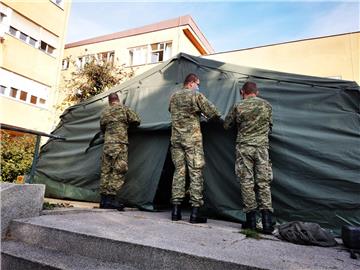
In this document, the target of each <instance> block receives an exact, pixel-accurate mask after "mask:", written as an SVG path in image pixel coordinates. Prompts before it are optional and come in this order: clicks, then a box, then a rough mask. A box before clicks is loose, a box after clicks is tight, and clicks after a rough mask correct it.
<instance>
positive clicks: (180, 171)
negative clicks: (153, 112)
mask: <svg viewBox="0 0 360 270" xmlns="http://www.w3.org/2000/svg"><path fill="white" fill-rule="evenodd" d="M199 84H200V80H199V78H198V76H197V75H195V74H192V73H191V74H189V75H188V76H187V77H186V78H185V81H184V87H183V89H181V90H179V91H177V92H175V93H174V94H173V95H172V96H171V98H170V104H169V111H170V113H171V121H172V130H171V157H172V160H173V163H174V165H175V172H174V177H173V183H172V199H171V200H172V204H173V209H172V220H175V221H176V220H180V219H181V208H180V204H181V202H182V200H183V199H184V197H185V179H186V171H188V172H189V176H190V187H189V193H190V203H191V205H192V211H191V216H190V222H191V223H204V222H206V218H204V217H200V216H199V214H198V211H199V207H200V206H202V205H203V181H204V180H203V175H202V169H203V167H204V165H205V160H204V151H203V145H202V134H201V130H200V115H201V114H202V115H204V116H205V117H207V118H210V119H211V118H219V117H220V113H219V112H218V110H217V109H216V107H215V106H214V105H213V104H212V103H211V102H210V101H208V100H207V98H206V97H205V96H204V95H203V94H201V93H200V92H198V91H196V90H198V89H199V88H198V86H199Z"/></svg>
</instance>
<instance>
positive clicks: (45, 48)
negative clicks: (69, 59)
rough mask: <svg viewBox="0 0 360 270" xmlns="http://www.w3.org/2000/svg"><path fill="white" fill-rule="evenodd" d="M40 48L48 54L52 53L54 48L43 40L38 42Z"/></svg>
mask: <svg viewBox="0 0 360 270" xmlns="http://www.w3.org/2000/svg"><path fill="white" fill-rule="evenodd" d="M40 50H42V51H44V52H46V53H48V54H53V53H54V50H55V48H54V47H52V46H50V45H49V44H47V43H46V42H44V41H41V43H40Z"/></svg>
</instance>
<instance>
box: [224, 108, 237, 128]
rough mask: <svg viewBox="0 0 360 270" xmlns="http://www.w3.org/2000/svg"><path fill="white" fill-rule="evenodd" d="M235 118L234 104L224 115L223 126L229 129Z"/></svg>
mask: <svg viewBox="0 0 360 270" xmlns="http://www.w3.org/2000/svg"><path fill="white" fill-rule="evenodd" d="M235 118H236V106H234V107H233V108H232V109H231V110H230V111H229V113H228V114H227V116H226V117H225V122H224V128H225V129H229V128H231V127H232V126H233V124H234V122H235Z"/></svg>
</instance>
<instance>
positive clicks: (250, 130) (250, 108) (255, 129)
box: [224, 97, 272, 146]
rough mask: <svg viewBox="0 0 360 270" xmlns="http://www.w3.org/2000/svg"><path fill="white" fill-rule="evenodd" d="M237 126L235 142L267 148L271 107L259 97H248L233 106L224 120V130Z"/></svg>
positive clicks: (270, 123) (270, 126) (270, 127)
mask: <svg viewBox="0 0 360 270" xmlns="http://www.w3.org/2000/svg"><path fill="white" fill-rule="evenodd" d="M234 123H235V124H236V125H237V129H238V134H237V138H236V142H237V143H240V144H241V145H249V146H268V145H269V136H268V135H269V132H271V129H272V107H271V105H270V103H269V102H267V101H266V100H264V99H262V98H259V97H249V98H247V99H244V100H241V101H240V102H239V103H238V104H235V105H234V107H233V108H232V110H231V111H230V112H229V113H228V115H227V116H226V118H225V123H224V128H225V129H229V128H230V127H231V126H232V125H233V124H234Z"/></svg>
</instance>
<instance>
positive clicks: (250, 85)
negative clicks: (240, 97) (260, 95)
mask: <svg viewBox="0 0 360 270" xmlns="http://www.w3.org/2000/svg"><path fill="white" fill-rule="evenodd" d="M241 90H242V91H244V93H245V94H246V95H248V94H254V93H256V92H257V91H259V89H258V88H257V86H256V83H254V82H246V83H244V85H243V87H242V88H241Z"/></svg>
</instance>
